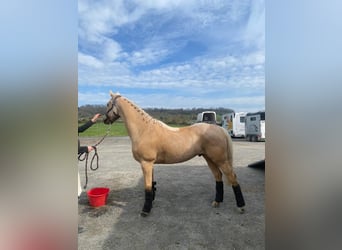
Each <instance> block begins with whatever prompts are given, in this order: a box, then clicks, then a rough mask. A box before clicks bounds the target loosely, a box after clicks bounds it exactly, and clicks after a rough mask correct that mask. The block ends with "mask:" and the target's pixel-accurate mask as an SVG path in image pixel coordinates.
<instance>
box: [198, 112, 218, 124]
mask: <svg viewBox="0 0 342 250" xmlns="http://www.w3.org/2000/svg"><path fill="white" fill-rule="evenodd" d="M196 122H206V123H211V124H216V112H215V111H204V112H201V113H198V114H197V120H196Z"/></svg>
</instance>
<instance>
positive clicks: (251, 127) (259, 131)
mask: <svg viewBox="0 0 342 250" xmlns="http://www.w3.org/2000/svg"><path fill="white" fill-rule="evenodd" d="M245 134H246V135H245V136H246V140H247V141H265V111H259V112H255V113H247V114H246V117H245Z"/></svg>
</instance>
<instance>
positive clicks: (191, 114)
mask: <svg viewBox="0 0 342 250" xmlns="http://www.w3.org/2000/svg"><path fill="white" fill-rule="evenodd" d="M143 109H144V110H145V112H146V113H148V114H149V115H150V116H152V117H153V118H155V119H158V120H161V121H162V122H164V123H166V124H176V125H190V124H193V123H194V122H196V119H197V114H198V113H201V112H203V111H207V110H210V111H215V112H216V116H217V121H218V122H220V121H221V116H222V115H223V114H226V113H228V112H231V111H232V110H231V109H229V108H221V107H220V108H208V109H205V108H192V109H182V108H179V109H166V108H143ZM96 113H101V114H103V115H104V114H105V113H106V105H90V104H88V105H84V106H81V107H78V121H79V122H80V123H82V122H85V121H87V120H89V119H90V118H92V117H93V116H94V114H96Z"/></svg>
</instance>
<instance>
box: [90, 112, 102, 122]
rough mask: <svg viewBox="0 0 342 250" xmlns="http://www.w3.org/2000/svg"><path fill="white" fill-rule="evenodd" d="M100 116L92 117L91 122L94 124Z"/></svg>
mask: <svg viewBox="0 0 342 250" xmlns="http://www.w3.org/2000/svg"><path fill="white" fill-rule="evenodd" d="M100 116H101V114H96V115H94V116H93V118H92V119H91V121H92V122H96V120H97V119H98V118H99V117H100Z"/></svg>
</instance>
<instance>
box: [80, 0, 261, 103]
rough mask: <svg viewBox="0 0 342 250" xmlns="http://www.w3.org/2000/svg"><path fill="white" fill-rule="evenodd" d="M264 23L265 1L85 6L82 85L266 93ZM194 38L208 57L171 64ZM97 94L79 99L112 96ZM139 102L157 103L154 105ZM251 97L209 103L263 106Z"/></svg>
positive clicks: (161, 0)
mask: <svg viewBox="0 0 342 250" xmlns="http://www.w3.org/2000/svg"><path fill="white" fill-rule="evenodd" d="M264 18H265V8H264V1H263V0H260V1H259V0H256V1H243V0H234V1H226V0H213V1H209V0H188V1H182V0H158V1H157V0H146V1H140V0H139V1H138V0H135V1H129V2H128V1H124V0H115V1H114V0H113V1H111V0H96V1H92V0H79V44H80V46H79V47H80V49H79V84H80V85H81V86H96V87H100V86H105V87H108V88H113V90H115V89H119V88H120V87H125V88H131V89H132V90H133V89H134V88H147V89H148V88H157V89H172V88H174V89H182V90H184V91H186V90H187V89H194V90H196V91H198V93H201V94H205V93H209V92H210V91H215V90H216V91H217V90H220V89H222V90H224V91H226V90H227V89H230V90H231V89H234V90H235V92H241V93H247V92H248V93H249V92H252V91H255V92H258V93H260V92H262V91H263V89H264V85H265V80H264V63H265V57H264ZM123 27H124V28H123ZM119 32H121V33H119ZM122 33H123V34H124V38H122V37H120V35H121V34H122ZM118 37H119V38H118ZM196 39H197V40H196ZM188 40H195V41H199V43H202V44H204V45H205V46H204V47H205V49H204V51H205V50H206V51H205V53H203V54H199V55H196V56H193V57H191V56H189V57H188V58H186V57H185V58H184V59H183V60H182V61H179V62H177V61H173V60H170V61H168V59H170V58H171V59H172V56H173V55H174V54H177V53H180V52H179V51H180V49H181V48H182V47H184V45H185V44H186V43H187V41H188ZM236 44H238V45H236ZM242 47H243V48H242ZM235 48H238V49H239V50H238V51H235V50H234V49H235ZM246 51H247V52H246ZM185 52H186V51H185ZM231 52H233V53H231ZM165 61H168V63H165ZM160 62H164V64H162V65H158V64H159V63H160ZM89 67H90V68H91V69H89ZM111 86H112V87H111ZM96 94H98V95H100V94H99V93H96ZM92 95H93V94H89V93H87V94H85V93H80V100H85V101H86V100H96V101H98V102H99V103H105V102H106V101H107V99H108V96H107V93H106V94H105V95H103V94H101V97H98V98H96V97H94V96H92ZM104 96H105V97H106V98H104ZM160 96H161V97H160V98H159V97H156V96H155V97H154V99H153V100H154V101H153V103H154V104H155V105H156V106H160V103H164V102H165V98H167V97H166V96H163V95H162V94H161V95H160ZM137 98H138V100H139V98H141V100H142V101H144V102H145V103H146V102H150V103H151V104H153V103H152V99H151V100H150V101H146V97H145V98H143V97H142V96H140V95H137ZM178 98H179V99H177V100H176V102H179V103H183V104H184V105H189V106H190V105H191V103H193V104H194V105H200V104H201V103H203V98H200V97H195V96H194V97H192V98H185V97H178ZM248 98H249V99H248ZM248 98H247V97H241V98H240V97H236V98H230V99H229V100H228V99H222V98H221V99H220V98H216V99H208V100H205V102H206V101H208V103H207V104H209V103H210V102H213V101H215V103H218V102H220V103H224V104H225V105H229V102H230V103H233V104H236V105H248V103H256V104H258V105H260V103H264V99H263V97H259V96H257V97H255V98H254V99H253V97H248ZM158 100H159V101H160V103H159V105H158V104H157V101H158ZM163 100H164V101H163ZM176 102H174V103H176ZM203 104H205V103H203ZM263 105H264V104H263ZM191 107H193V106H191Z"/></svg>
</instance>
